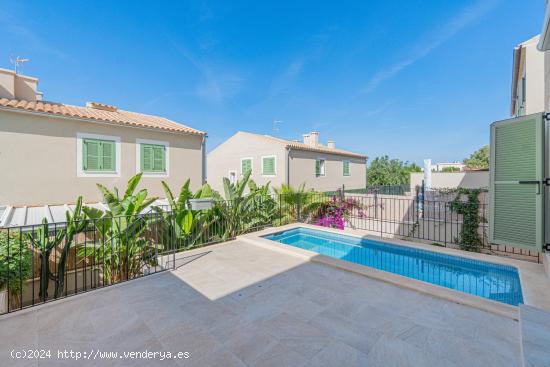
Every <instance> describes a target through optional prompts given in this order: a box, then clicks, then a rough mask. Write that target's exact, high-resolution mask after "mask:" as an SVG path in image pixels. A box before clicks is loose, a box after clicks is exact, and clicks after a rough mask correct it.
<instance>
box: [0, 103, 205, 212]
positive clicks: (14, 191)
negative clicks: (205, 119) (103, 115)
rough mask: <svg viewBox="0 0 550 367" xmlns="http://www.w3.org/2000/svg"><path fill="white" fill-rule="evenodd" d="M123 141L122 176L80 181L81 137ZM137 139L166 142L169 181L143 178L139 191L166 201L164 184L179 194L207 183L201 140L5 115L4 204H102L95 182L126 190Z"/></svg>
mask: <svg viewBox="0 0 550 367" xmlns="http://www.w3.org/2000/svg"><path fill="white" fill-rule="evenodd" d="M80 133H85V134H96V135H108V136H114V137H119V138H120V153H121V154H120V163H119V172H118V176H117V177H78V174H77V171H78V170H77V155H78V154H77V134H80ZM136 139H147V140H156V141H164V142H167V143H168V144H169V147H168V162H167V164H168V177H146V176H144V177H143V178H142V181H141V184H140V186H139V188H147V189H148V191H149V195H150V196H158V197H164V192H163V190H162V187H161V185H160V182H161V180H165V181H167V182H168V183H169V185H170V186H171V187H172V189H173V190H174V191H177V190H179V187H180V186H181V185H182V184H183V183H184V181H185V180H186V179H187V178H190V179H191V186H192V188H193V189H197V188H198V187H200V185H201V184H202V181H203V177H202V175H203V167H202V161H203V158H202V157H203V156H202V139H203V138H202V137H201V136H198V135H184V134H175V133H165V132H162V131H155V130H147V129H138V128H129V127H122V126H116V125H107V124H100V123H93V122H86V121H79V120H71V119H67V118H59V117H50V116H37V115H31V114H26V113H19V112H7V111H0V177H1V178H0V205H2V204H7V205H14V206H22V205H25V206H39V205H45V204H64V203H74V202H75V201H76V198H77V197H78V196H79V195H82V196H83V197H84V200H85V202H98V201H101V195H100V194H99V191H98V189H97V186H96V184H97V183H101V184H103V185H106V186H107V187H110V188H112V187H113V186H117V187H118V188H119V189H121V190H123V189H124V188H125V187H126V183H127V181H128V180H129V179H130V178H131V177H132V176H133V175H135V174H136V172H137V167H136V162H137V154H136Z"/></svg>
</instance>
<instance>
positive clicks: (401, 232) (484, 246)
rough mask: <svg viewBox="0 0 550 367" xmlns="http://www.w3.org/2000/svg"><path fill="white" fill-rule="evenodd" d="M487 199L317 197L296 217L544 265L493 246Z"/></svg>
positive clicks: (534, 256) (535, 255)
mask: <svg viewBox="0 0 550 367" xmlns="http://www.w3.org/2000/svg"><path fill="white" fill-rule="evenodd" d="M484 195H486V193H484V192H482V193H480V199H479V202H469V201H467V199H466V198H460V200H456V198H457V195H456V194H454V195H451V194H449V195H448V196H446V197H445V198H444V199H445V200H425V199H423V198H422V196H421V195H417V196H406V197H396V196H389V195H388V196H384V195H378V194H359V195H356V194H349V193H347V192H342V191H339V192H337V193H328V194H327V193H323V194H319V193H315V194H308V195H305V196H304V198H303V199H302V202H301V203H300V205H301V206H302V208H301V209H300V208H295V209H293V210H292V212H293V213H300V214H299V215H297V216H296V218H295V219H296V221H300V222H306V223H310V224H317V225H323V226H329V227H335V228H339V227H340V228H341V227H347V228H353V229H356V230H361V231H367V232H369V233H370V234H372V235H379V236H386V237H396V238H401V239H408V240H413V241H421V242H425V243H429V244H432V245H434V246H443V247H451V248H456V249H462V250H467V251H477V252H485V253H491V254H495V255H500V256H511V255H513V256H514V257H517V258H520V259H525V260H529V261H536V262H540V260H541V258H540V254H539V252H538V251H531V250H525V249H520V248H515V247H510V246H501V245H494V244H491V243H489V239H488V204H487V203H486V202H485V201H484Z"/></svg>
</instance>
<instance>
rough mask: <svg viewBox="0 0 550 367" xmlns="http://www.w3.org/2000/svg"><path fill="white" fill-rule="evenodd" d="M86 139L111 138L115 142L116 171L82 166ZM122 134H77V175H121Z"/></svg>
mask: <svg viewBox="0 0 550 367" xmlns="http://www.w3.org/2000/svg"><path fill="white" fill-rule="evenodd" d="M86 139H95V140H110V141H114V142H115V171H114V172H90V171H85V170H84V167H82V160H83V157H82V153H83V148H84V147H83V143H82V142H83V141H84V140H86ZM120 154H121V148H120V136H112V135H99V134H88V133H77V134H76V176H77V177H120Z"/></svg>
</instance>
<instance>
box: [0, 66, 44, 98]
mask: <svg viewBox="0 0 550 367" xmlns="http://www.w3.org/2000/svg"><path fill="white" fill-rule="evenodd" d="M37 87H38V79H37V78H33V77H30V76H26V75H21V74H16V73H15V71H13V70H8V69H0V98H7V99H21V100H25V101H31V102H34V101H41V100H42V93H41V92H39V91H38V90H37Z"/></svg>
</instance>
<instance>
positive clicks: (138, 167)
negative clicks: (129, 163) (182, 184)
mask: <svg viewBox="0 0 550 367" xmlns="http://www.w3.org/2000/svg"><path fill="white" fill-rule="evenodd" d="M141 144H152V145H163V146H164V148H165V151H164V153H165V154H164V158H165V159H166V162H164V165H165V167H166V172H143V177H170V143H168V142H167V141H162V140H150V139H136V173H140V172H141Z"/></svg>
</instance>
